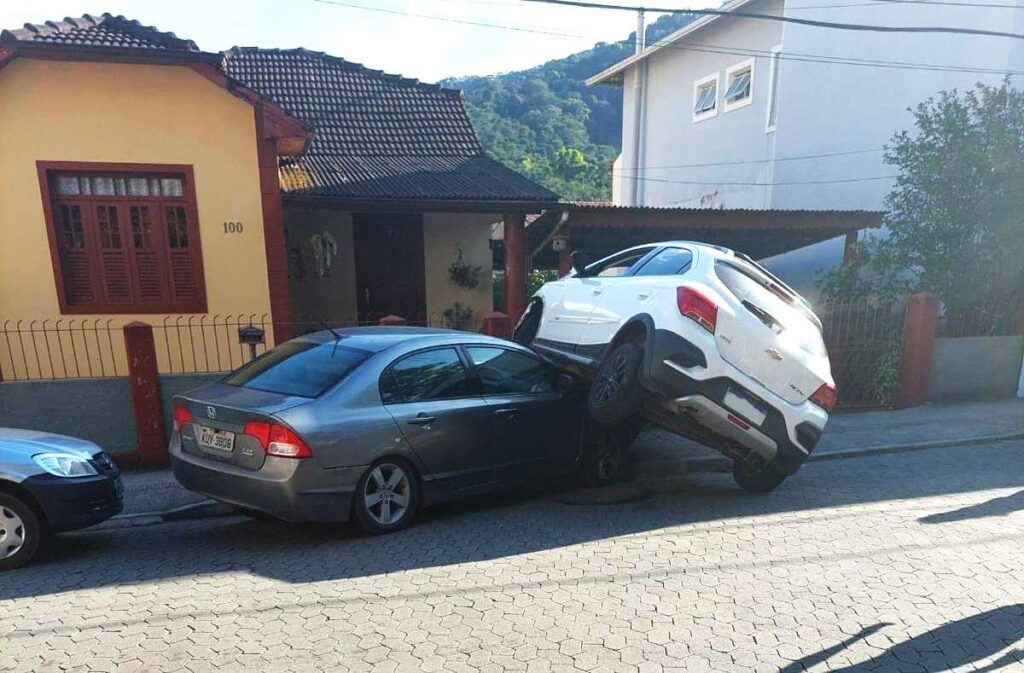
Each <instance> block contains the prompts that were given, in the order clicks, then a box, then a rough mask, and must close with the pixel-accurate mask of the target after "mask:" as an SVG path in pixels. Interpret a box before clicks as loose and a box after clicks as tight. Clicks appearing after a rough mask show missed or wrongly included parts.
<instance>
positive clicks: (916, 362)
mask: <svg viewBox="0 0 1024 673" xmlns="http://www.w3.org/2000/svg"><path fill="white" fill-rule="evenodd" d="M938 315H939V299H938V297H936V296H935V295H934V294H928V293H921V294H914V295H911V296H910V297H909V298H908V299H907V313H906V316H905V318H904V323H903V358H902V360H901V363H900V394H899V398H898V402H899V406H901V407H914V406H917V405H920V404H924V403H925V402H927V401H928V382H929V378H930V377H931V371H932V353H933V351H934V350H935V327H936V323H937V321H938Z"/></svg>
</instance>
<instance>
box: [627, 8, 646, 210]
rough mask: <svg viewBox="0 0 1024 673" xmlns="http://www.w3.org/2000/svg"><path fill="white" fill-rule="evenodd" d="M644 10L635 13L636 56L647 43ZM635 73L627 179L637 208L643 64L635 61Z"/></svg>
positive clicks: (638, 197) (630, 200)
mask: <svg viewBox="0 0 1024 673" xmlns="http://www.w3.org/2000/svg"><path fill="white" fill-rule="evenodd" d="M645 23H646V22H645V16H644V10H642V9H640V10H637V13H636V52H635V53H636V54H637V55H639V54H641V53H642V52H643V50H644V47H646V46H647V45H646V42H647V30H646V26H645ZM634 67H635V68H636V71H635V72H634V74H633V143H632V144H633V152H632V154H633V156H632V157H631V159H632V161H631V162H630V163H632V169H633V170H632V171H630V176H629V178H630V179H631V181H632V184H631V185H630V189H629V193H630V199H629V205H631V206H639V205H641V204H640V193H641V192H640V179H641V175H640V166H641V164H640V146H641V145H642V139H643V138H642V134H641V129H640V127H641V125H642V123H643V98H644V85H645V82H644V62H643V61H639V60H638V61H637V62H636V64H635V65H634Z"/></svg>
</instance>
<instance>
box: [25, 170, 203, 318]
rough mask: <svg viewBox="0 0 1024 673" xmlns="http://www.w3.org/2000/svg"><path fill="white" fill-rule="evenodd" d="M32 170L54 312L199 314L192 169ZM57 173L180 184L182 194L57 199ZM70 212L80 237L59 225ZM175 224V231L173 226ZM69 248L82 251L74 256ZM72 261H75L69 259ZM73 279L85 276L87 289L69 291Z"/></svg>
mask: <svg viewBox="0 0 1024 673" xmlns="http://www.w3.org/2000/svg"><path fill="white" fill-rule="evenodd" d="M36 167H37V170H38V173H39V186H40V190H41V191H42V196H43V213H44V216H45V220H46V233H47V237H48V239H49V242H50V258H51V262H52V266H53V275H54V281H55V283H56V287H57V299H58V302H59V304H60V310H61V313H62V314H69V315H76V314H98V313H111V314H117V313H132V314H147V313H206V310H207V307H206V283H205V275H204V273H203V253H202V246H201V243H200V237H199V217H198V211H197V208H196V194H195V177H194V173H193V170H192V166H190V165H178V164H124V163H94V162H68V161H61V162H58V161H38V162H36ZM62 175H76V176H83V177H89V178H93V177H111V178H147V179H153V178H155V179H161V178H176V179H180V180H181V181H182V194H181V196H160V197H141V196H131V195H127V194H124V195H92V194H89V195H85V194H79V195H62V194H59V193H58V189H57V178H58V177H60V176H62ZM75 207H77V208H78V215H79V218H80V219H79V220H78V222H80V226H81V233H80V232H79V231H78V228H77V227H73V230H72V231H70V232H67V231H65V228H64V226H63V225H64V217H63V213H64V212H65V211H66V209H71V208H75ZM146 209H148V213H147V210H146ZM146 214H148V220H149V222H148V225H147V224H145V220H146V219H147V218H146V217H145V215H146ZM182 218H183V219H184V220H185V225H184V226H183V227H182V226H181V225H180V224H179V223H180V221H181V219H182ZM115 219H116V223H115ZM172 228H173V230H174V234H175V235H174V236H173V237H172V236H171V231H170V230H171V229H172ZM68 237H70V238H68ZM66 241H72V242H73V244H74V246H75V249H74V250H71V251H70V252H69V251H68V249H67V247H66ZM79 246H81V247H79ZM77 250H81V251H82V252H81V253H80V254H77V252H76V251H77ZM182 250H187V252H182ZM72 256H75V257H77V260H76V259H70V257H72ZM73 262H77V264H78V265H79V266H78V268H77V269H72V268H68V267H67V265H68V264H72V263H73ZM82 264H84V265H86V266H85V267H84V268H83V267H82V266H81V265H82ZM75 274H77V275H78V277H79V279H80V280H81V279H83V278H85V277H86V276H88V278H89V281H88V285H89V287H88V289H87V290H88V291H85V290H84V289H83V288H82V287H79V288H78V290H79V291H78V292H75V288H74V287H73V283H74V276H75Z"/></svg>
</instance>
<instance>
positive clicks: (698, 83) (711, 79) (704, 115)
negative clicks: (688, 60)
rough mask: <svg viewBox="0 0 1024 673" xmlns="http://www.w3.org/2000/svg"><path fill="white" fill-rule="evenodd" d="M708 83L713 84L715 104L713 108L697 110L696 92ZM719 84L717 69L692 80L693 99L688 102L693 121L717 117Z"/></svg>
mask: <svg viewBox="0 0 1024 673" xmlns="http://www.w3.org/2000/svg"><path fill="white" fill-rule="evenodd" d="M708 84H714V85H715V106H714V107H713V108H711V109H710V110H707V111H705V112H697V96H698V93H699V92H700V90H701V88H702V87H705V86H707V85H708ZM719 84H720V82H719V72H718V71H717V70H716V71H715V72H713V73H711V74H710V75H705V76H704V77H700V78H698V79H696V80H694V82H693V99H692V100H691V102H690V112H692V113H693V121H694V122H695V123H696V122H702V121H704V120H705V119H711V118H712V117H717V116H718V108H719V105H718V89H719V88H720V87H719Z"/></svg>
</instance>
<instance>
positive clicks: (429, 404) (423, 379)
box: [380, 346, 495, 495]
mask: <svg viewBox="0 0 1024 673" xmlns="http://www.w3.org/2000/svg"><path fill="white" fill-rule="evenodd" d="M380 392H381V399H382V400H383V402H384V405H385V407H386V408H387V410H388V413H390V414H391V416H392V418H394V419H395V422H396V423H398V426H399V427H400V428H401V430H402V434H403V435H404V436H405V438H406V440H407V441H408V442H409V444H410V446H412V449H413V451H415V452H416V455H417V456H418V457H419V459H420V461H421V462H422V463H423V465H424V466H425V468H426V474H424V475H423V477H424V479H425V480H429V481H434V480H436V481H437V484H438V486H440V487H442V488H444V489H445V490H447V491H449V492H450V493H451V494H453V495H455V494H460V493H465V492H467V491H474V490H476V489H482V488H486V487H487V486H489V485H490V484H491V483H492V482H494V481H495V478H494V473H493V470H492V464H493V462H494V459H495V452H494V450H493V449H492V446H491V442H490V437H491V407H490V406H489V405H488V404H487V402H486V401H485V400H484V398H483V397H480V396H479V394H478V393H477V390H476V387H475V384H474V382H473V381H472V380H471V379H470V377H469V374H468V372H467V368H466V365H465V363H464V362H463V360H462V358H461V356H460V355H459V352H458V350H457V349H456V348H455V347H452V346H449V347H444V348H432V349H429V350H423V351H417V352H415V353H412V354H409V355H406V356H404V357H402V358H400V359H398V360H397V361H396V362H395V363H394V364H392V365H391V366H390V367H388V369H387V370H386V371H385V372H384V374H383V375H382V376H381V386H380Z"/></svg>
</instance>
